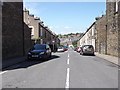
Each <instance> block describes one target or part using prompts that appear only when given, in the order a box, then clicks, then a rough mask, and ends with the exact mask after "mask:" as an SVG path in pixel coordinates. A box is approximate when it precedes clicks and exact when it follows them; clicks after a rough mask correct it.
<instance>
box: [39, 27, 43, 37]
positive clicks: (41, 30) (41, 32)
mask: <svg viewBox="0 0 120 90" xmlns="http://www.w3.org/2000/svg"><path fill="white" fill-rule="evenodd" d="M40 35H41V37H42V36H43V29H42V27H40Z"/></svg>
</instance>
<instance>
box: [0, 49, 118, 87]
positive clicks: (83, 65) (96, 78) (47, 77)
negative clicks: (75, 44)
mask: <svg viewBox="0 0 120 90" xmlns="http://www.w3.org/2000/svg"><path fill="white" fill-rule="evenodd" d="M0 74H1V75H2V87H3V88H118V67H117V66H116V65H114V64H112V63H110V62H108V61H106V60H103V59H101V58H99V57H96V56H82V55H80V54H79V53H77V52H74V51H73V50H69V51H66V52H59V53H53V56H52V58H51V59H49V60H47V61H44V62H42V61H37V60H31V61H27V60H26V61H25V62H22V63H20V64H17V65H14V66H11V67H9V68H6V69H5V70H4V71H3V72H1V73H0Z"/></svg>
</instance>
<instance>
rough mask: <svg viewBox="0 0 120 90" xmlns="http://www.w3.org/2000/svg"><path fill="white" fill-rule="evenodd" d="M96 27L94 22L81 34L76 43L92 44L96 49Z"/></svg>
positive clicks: (80, 44)
mask: <svg viewBox="0 0 120 90" xmlns="http://www.w3.org/2000/svg"><path fill="white" fill-rule="evenodd" d="M95 36H96V29H95V22H94V23H93V24H92V25H91V26H90V27H89V28H88V29H87V31H86V32H85V33H84V34H83V36H82V37H81V38H80V40H79V41H78V43H79V44H78V45H79V46H82V45H93V47H94V49H95V50H96V45H95V42H96V37H95Z"/></svg>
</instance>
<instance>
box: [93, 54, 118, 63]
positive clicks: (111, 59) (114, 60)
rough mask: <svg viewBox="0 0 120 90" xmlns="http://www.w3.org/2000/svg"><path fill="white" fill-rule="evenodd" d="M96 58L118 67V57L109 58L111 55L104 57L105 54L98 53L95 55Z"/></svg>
mask: <svg viewBox="0 0 120 90" xmlns="http://www.w3.org/2000/svg"><path fill="white" fill-rule="evenodd" d="M95 55H96V56H98V57H100V58H102V59H105V60H107V61H109V62H111V63H114V64H116V65H119V63H118V57H115V56H111V55H105V54H99V53H97V52H96V53H95Z"/></svg>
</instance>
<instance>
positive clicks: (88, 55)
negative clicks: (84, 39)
mask: <svg viewBox="0 0 120 90" xmlns="http://www.w3.org/2000/svg"><path fill="white" fill-rule="evenodd" d="M82 56H96V55H90V54H84V55H82Z"/></svg>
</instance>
